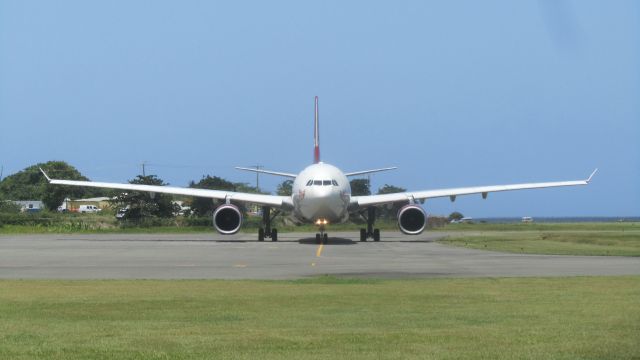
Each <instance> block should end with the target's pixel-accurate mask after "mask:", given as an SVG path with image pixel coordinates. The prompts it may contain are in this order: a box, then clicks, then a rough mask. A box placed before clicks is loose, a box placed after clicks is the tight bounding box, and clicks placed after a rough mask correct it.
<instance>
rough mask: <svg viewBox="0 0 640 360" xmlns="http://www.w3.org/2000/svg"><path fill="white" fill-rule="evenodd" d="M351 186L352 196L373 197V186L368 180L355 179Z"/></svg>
mask: <svg viewBox="0 0 640 360" xmlns="http://www.w3.org/2000/svg"><path fill="white" fill-rule="evenodd" d="M349 184H350V185H351V195H353V196H364V195H371V186H370V184H369V180H368V179H353V180H351V181H350V182H349Z"/></svg>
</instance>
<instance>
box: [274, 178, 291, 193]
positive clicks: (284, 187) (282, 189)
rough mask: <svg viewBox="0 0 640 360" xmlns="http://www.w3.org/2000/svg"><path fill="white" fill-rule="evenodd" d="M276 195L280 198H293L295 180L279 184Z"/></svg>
mask: <svg viewBox="0 0 640 360" xmlns="http://www.w3.org/2000/svg"><path fill="white" fill-rule="evenodd" d="M276 193H277V194H278V195H280V196H291V194H292V193H293V180H285V181H283V182H281V183H280V184H278V188H277V189H276Z"/></svg>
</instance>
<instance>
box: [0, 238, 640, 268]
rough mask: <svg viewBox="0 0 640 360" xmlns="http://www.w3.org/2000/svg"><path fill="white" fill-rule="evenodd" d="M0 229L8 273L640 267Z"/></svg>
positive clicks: (569, 259)
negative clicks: (16, 232) (18, 232)
mask: <svg viewBox="0 0 640 360" xmlns="http://www.w3.org/2000/svg"><path fill="white" fill-rule="evenodd" d="M311 235H313V234H309V233H284V234H280V241H278V242H270V241H265V242H258V241H256V240H255V239H256V235H255V234H236V235H232V236H222V235H219V234H217V233H210V234H144V235H138V234H133V235H132V234H97V235H15V236H7V235H5V236H0V278H2V279H20V278H22V279H299V278H304V277H309V276H317V275H323V274H332V275H336V276H345V277H375V278H422V277H504V276H507V277H515V276H586V275H640V258H637V257H636V258H633V257H604V256H553V255H521V254H507V253H497V252H490V251H480V250H471V249H464V248H456V247H450V246H446V245H442V244H439V243H437V242H435V240H437V239H439V238H442V237H444V236H447V235H448V234H447V233H443V232H425V233H423V234H422V235H419V236H405V235H402V234H400V233H396V232H389V233H383V234H382V238H383V240H382V241H380V242H378V243H374V242H366V243H361V242H359V241H358V240H357V236H358V234H356V233H355V232H354V233H333V234H330V239H329V243H328V244H326V245H318V244H316V243H315V239H313V238H311Z"/></svg>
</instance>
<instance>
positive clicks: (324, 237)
mask: <svg viewBox="0 0 640 360" xmlns="http://www.w3.org/2000/svg"><path fill="white" fill-rule="evenodd" d="M328 242H329V235H327V234H324V235H322V243H323V244H326V243H328Z"/></svg>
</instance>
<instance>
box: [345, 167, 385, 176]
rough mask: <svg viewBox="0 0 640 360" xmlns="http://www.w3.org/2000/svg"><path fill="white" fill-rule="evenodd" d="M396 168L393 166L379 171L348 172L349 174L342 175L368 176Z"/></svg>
mask: <svg viewBox="0 0 640 360" xmlns="http://www.w3.org/2000/svg"><path fill="white" fill-rule="evenodd" d="M397 168H398V167H396V166H393V167H387V168H381V169H372V170H362V171H353V172H350V173H346V174H344V175H345V176H356V175H363V174H370V173H376V172H381V171H388V170H395V169H397Z"/></svg>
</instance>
